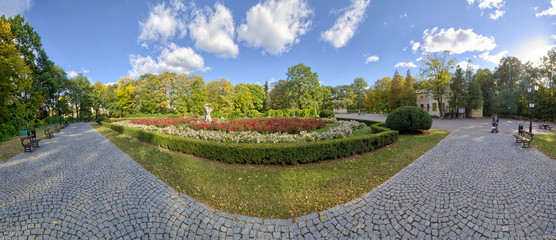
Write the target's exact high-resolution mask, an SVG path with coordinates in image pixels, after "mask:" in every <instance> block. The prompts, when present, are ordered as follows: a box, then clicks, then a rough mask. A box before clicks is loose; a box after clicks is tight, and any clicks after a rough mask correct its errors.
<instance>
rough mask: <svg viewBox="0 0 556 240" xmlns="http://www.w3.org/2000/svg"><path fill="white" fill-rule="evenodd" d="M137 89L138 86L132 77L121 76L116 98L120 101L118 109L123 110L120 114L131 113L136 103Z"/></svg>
mask: <svg viewBox="0 0 556 240" xmlns="http://www.w3.org/2000/svg"><path fill="white" fill-rule="evenodd" d="M135 91H136V88H135V86H134V83H133V79H132V78H130V77H121V78H120V80H118V90H117V91H116V99H117V102H118V109H119V110H120V111H121V112H120V116H122V115H126V114H129V113H131V112H132V111H133V106H134V105H135V103H136V101H135Z"/></svg>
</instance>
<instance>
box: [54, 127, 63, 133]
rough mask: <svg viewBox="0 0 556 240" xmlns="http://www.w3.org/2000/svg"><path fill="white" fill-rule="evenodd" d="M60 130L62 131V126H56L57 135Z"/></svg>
mask: <svg viewBox="0 0 556 240" xmlns="http://www.w3.org/2000/svg"><path fill="white" fill-rule="evenodd" d="M60 130H62V125H56V126H55V127H54V131H56V132H57V133H59V132H60Z"/></svg>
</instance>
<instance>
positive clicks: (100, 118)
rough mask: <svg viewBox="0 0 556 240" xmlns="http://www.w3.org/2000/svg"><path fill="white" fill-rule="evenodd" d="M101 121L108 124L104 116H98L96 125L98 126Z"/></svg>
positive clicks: (108, 120)
mask: <svg viewBox="0 0 556 240" xmlns="http://www.w3.org/2000/svg"><path fill="white" fill-rule="evenodd" d="M103 121H106V122H110V119H108V117H106V116H100V117H98V118H97V120H96V122H97V123H98V124H100V122H103Z"/></svg>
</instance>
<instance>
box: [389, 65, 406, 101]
mask: <svg viewBox="0 0 556 240" xmlns="http://www.w3.org/2000/svg"><path fill="white" fill-rule="evenodd" d="M403 80H404V79H403V76H401V75H400V74H399V73H398V70H396V72H395V73H394V77H393V78H392V85H391V87H390V94H388V109H389V110H390V109H396V108H399V107H401V105H402V96H403V85H402V83H403Z"/></svg>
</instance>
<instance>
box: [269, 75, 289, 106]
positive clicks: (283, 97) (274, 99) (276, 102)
mask: <svg viewBox="0 0 556 240" xmlns="http://www.w3.org/2000/svg"><path fill="white" fill-rule="evenodd" d="M287 91H288V81H286V80H280V81H278V83H276V85H274V87H272V90H271V91H270V108H271V109H284V108H289V107H290V106H291V105H292V99H291V98H289V97H288V93H287Z"/></svg>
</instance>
